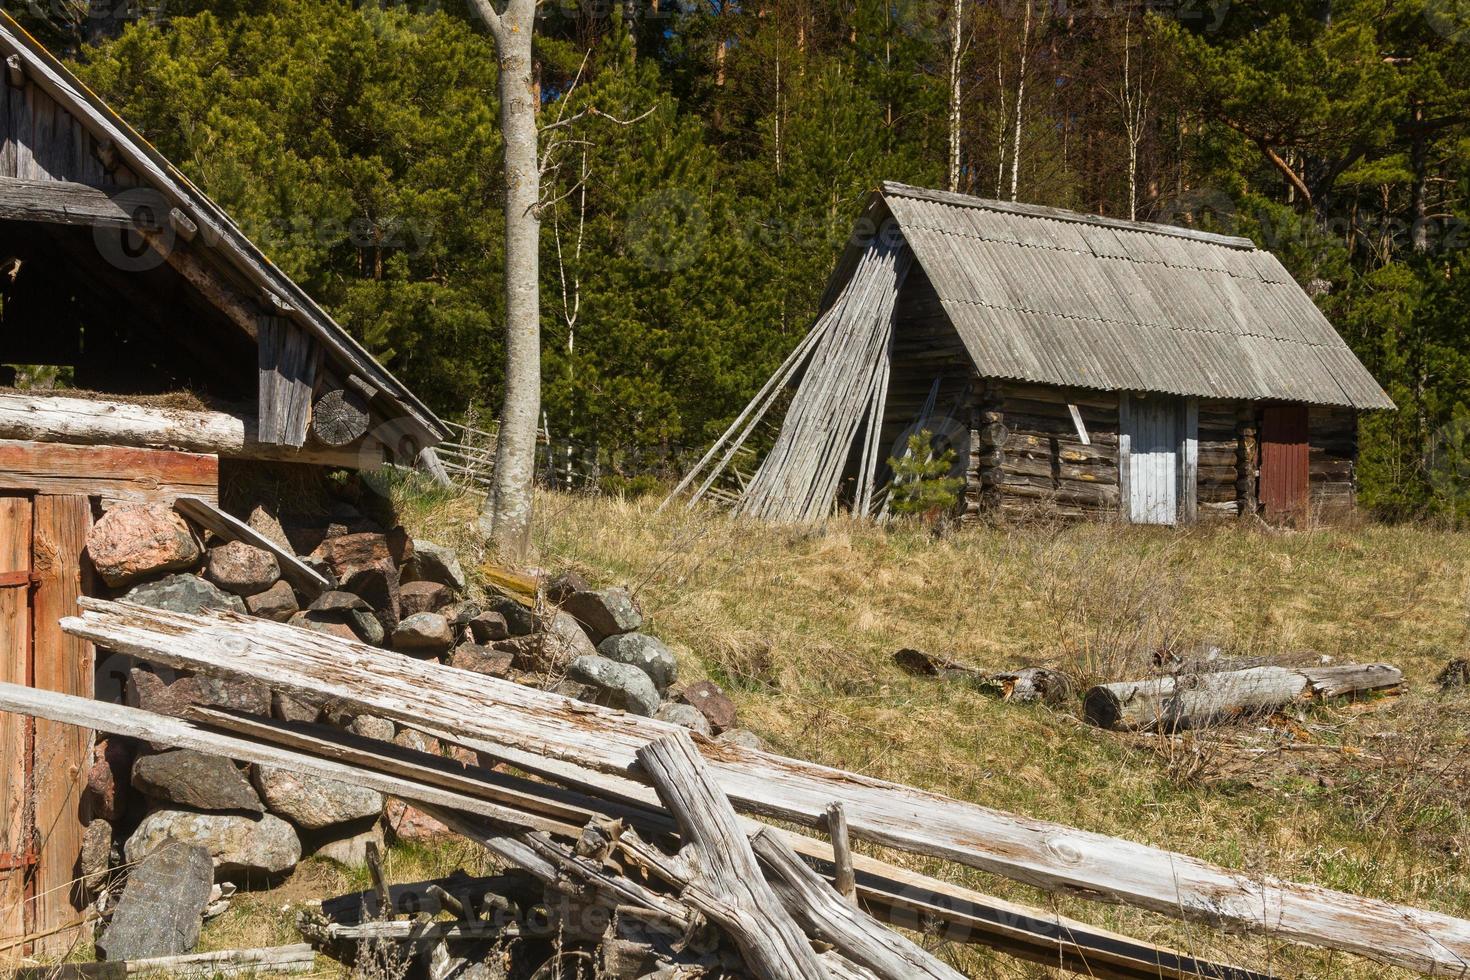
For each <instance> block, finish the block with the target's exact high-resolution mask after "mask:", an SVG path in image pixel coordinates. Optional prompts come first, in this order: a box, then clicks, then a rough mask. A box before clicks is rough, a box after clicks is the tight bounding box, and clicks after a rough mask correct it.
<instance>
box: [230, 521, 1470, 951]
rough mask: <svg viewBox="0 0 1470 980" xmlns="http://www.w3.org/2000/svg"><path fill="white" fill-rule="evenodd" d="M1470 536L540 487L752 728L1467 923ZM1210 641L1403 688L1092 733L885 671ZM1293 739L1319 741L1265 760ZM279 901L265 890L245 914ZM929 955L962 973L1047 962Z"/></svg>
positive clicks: (1135, 669)
mask: <svg viewBox="0 0 1470 980" xmlns="http://www.w3.org/2000/svg"><path fill="white" fill-rule="evenodd" d="M398 497H399V504H400V508H401V511H402V517H403V519H404V521H405V523H407V524H408V525H409V527H410V529H411V530H413V531H414V532H415V533H416V534H417V535H420V536H423V537H428V538H432V539H435V540H438V541H440V542H441V543H449V544H458V545H460V546H461V547H462V548H463V549H465V553H466V557H467V558H469V559H470V560H469V561H467V562H466V564H467V565H469V564H471V563H472V561H473V559H474V557H475V554H474V551H473V548H474V545H473V543H472V535H471V528H472V524H473V522H472V517H473V512H474V507H473V504H472V503H471V502H470V501H467V500H464V499H453V498H447V497H444V496H442V495H438V494H434V493H430V494H427V495H420V494H415V493H408V492H400V493H399V494H398ZM1467 544H1470V538H1467V536H1465V535H1457V534H1447V533H1442V532H1436V531H1432V530H1427V529H1420V528H1380V527H1366V528H1361V529H1351V530H1319V531H1314V532H1311V533H1291V532H1271V531H1266V530H1263V529H1258V528H1257V529H1252V528H1247V527H1233V526H1231V527H1223V528H1216V529H1197V530H1191V531H1184V532H1176V531H1165V530H1151V529H1143V528H1123V527H1103V526H1089V525H1078V526H1046V525H1038V526H1034V527H1028V528H1024V529H1009V530H1003V529H992V528H975V529H968V530H965V531H963V532H960V533H956V534H953V535H950V536H947V537H943V538H938V539H936V538H934V537H933V536H931V535H929V534H927V533H925V532H923V531H921V530H917V529H899V530H890V531H876V530H873V529H870V528H865V527H858V526H850V525H846V524H837V525H834V526H832V527H830V528H829V529H827V530H826V531H823V532H811V531H800V530H792V529H779V528H771V527H766V526H760V525H754V524H749V523H739V522H734V521H731V520H729V519H726V518H724V517H721V516H718V515H714V514H711V513H708V512H699V513H697V514H693V515H691V514H687V513H685V512H684V511H682V510H676V511H671V512H668V513H665V514H657V513H655V509H654V506H653V505H652V504H650V503H647V502H621V501H614V500H606V499H602V500H599V499H592V498H575V497H566V496H561V495H547V496H544V497H543V498H542V500H541V502H540V511H539V522H538V532H537V545H538V548H539V550H540V560H541V564H542V565H543V566H544V567H546V568H548V569H560V568H563V567H575V568H577V569H580V570H581V571H583V572H584V573H586V574H587V575H588V576H589V577H591V578H593V579H594V580H596V581H599V582H603V583H622V582H625V583H628V584H630V585H632V586H634V587H635V588H637V589H638V592H639V598H640V601H641V603H642V604H643V607H644V610H645V612H646V613H647V616H648V620H649V623H650V628H651V629H652V630H653V631H655V632H657V633H658V634H659V635H660V636H662V637H663V638H664V639H665V640H667V641H669V642H670V643H671V644H672V645H673V646H674V647H675V649H676V650H677V652H678V653H679V655H680V658H681V669H682V670H683V671H684V675H685V677H686V678H698V677H703V676H710V677H714V678H715V679H717V680H719V681H720V682H721V683H723V684H725V685H726V686H727V687H728V688H729V689H730V691H731V693H732V696H733V697H734V698H735V700H736V701H737V703H738V704H739V707H740V709H741V712H742V717H743V719H744V720H745V723H746V724H747V725H748V726H749V727H751V728H753V729H755V730H756V731H757V732H759V733H760V734H761V735H762V736H764V737H765V738H766V739H768V740H769V741H770V742H771V743H772V745H773V747H774V748H776V749H777V750H779V751H782V752H785V753H788V754H791V755H797V756H803V757H806V758H810V759H814V760H817V761H820V762H824V763H827V764H831V765H835V766H840V767H843V768H847V769H853V770H857V771H861V772H865V773H869V774H871V775H875V776H881V777H884V778H889V779H894V780H899V781H903V782H908V783H913V784H915V785H920V786H924V787H926V788H929V789H933V790H937V791H940V792H944V793H948V794H950V795H953V796H956V797H959V798H962V799H968V800H974V801H977V802H982V803H985V804H987V805H991V806H996V807H1001V808H1005V809H1009V810H1012V811H1015V812H1018V813H1024V814H1027V815H1030V816H1034V817H1040V818H1045V819H1050V820H1057V821H1061V822H1064V823H1068V824H1072V825H1075V826H1078V827H1082V828H1086V829H1088V830H1093V831H1098V832H1102V833H1107V834H1115V835H1119V836H1124V837H1128V838H1132V839H1135V840H1139V841H1145V842H1147V843H1150V844H1154V845H1158V846H1162V847H1168V848H1174V849H1178V850H1181V851H1185V852H1187V853H1190V854H1194V855H1198V856H1200V857H1203V858H1207V859H1210V860H1212V861H1217V862H1220V863H1222V864H1225V865H1228V866H1231V867H1236V868H1242V869H1247V870H1250V871H1252V872H1257V873H1270V874H1276V875H1281V876H1285V877H1290V878H1295V879H1300V880H1305V881H1313V882H1318V883H1321V884H1323V885H1327V886H1330V887H1334V888H1341V889H1345V890H1348V891H1354V892H1359V893H1363V894H1371V895H1375V896H1381V897H1384V898H1389V899H1394V900H1400V901H1405V902H1410V903H1414V904H1418V905H1422V906H1425V907H1430V908H1437V909H1441V910H1445V911H1449V912H1456V913H1459V914H1462V915H1463V914H1466V913H1467V910H1470V818H1467V802H1466V801H1467V798H1470V749H1467V748H1466V745H1467V735H1470V710H1467V709H1470V694H1465V693H1460V694H1454V695H1441V694H1439V693H1438V692H1437V690H1436V689H1435V686H1434V685H1433V683H1432V678H1433V676H1434V673H1435V672H1436V671H1438V669H1439V668H1440V667H1442V666H1443V665H1444V663H1445V662H1446V661H1447V660H1448V659H1449V657H1450V656H1452V655H1458V653H1459V652H1460V651H1461V650H1462V649H1463V647H1464V644H1465V638H1466V627H1467V621H1466V611H1467V609H1466V601H1467V594H1466V586H1467V571H1470V569H1467V564H1470V563H1467V559H1466V558H1465V557H1464V556H1465V553H1466V546H1467ZM1206 639H1208V640H1213V641H1216V642H1219V643H1220V644H1222V645H1223V646H1224V647H1225V648H1226V649H1227V650H1229V651H1230V652H1231V653H1236V654H1255V655H1267V654H1279V653H1282V652H1286V653H1290V654H1293V655H1300V654H1302V653H1304V652H1306V651H1315V652H1319V653H1326V654H1330V655H1332V656H1333V657H1335V658H1336V659H1337V660H1338V661H1340V662H1343V661H1350V660H1386V661H1390V662H1393V663H1395V664H1398V665H1400V666H1401V667H1403V668H1404V670H1405V673H1406V674H1407V675H1408V677H1409V680H1410V690H1409V693H1407V694H1406V695H1404V696H1402V697H1399V698H1393V699H1383V700H1378V701H1373V702H1368V703H1366V704H1361V705H1352V706H1349V705H1337V706H1332V707H1328V708H1320V709H1313V710H1312V711H1311V712H1309V713H1306V714H1304V715H1301V716H1299V717H1297V718H1295V719H1292V720H1290V721H1283V722H1280V723H1278V724H1277V725H1275V726H1253V727H1247V728H1243V729H1239V730H1235V731H1231V732H1228V733H1213V734H1210V735H1208V736H1205V737H1201V738H1188V739H1181V740H1175V741H1170V742H1163V743H1161V742H1159V741H1158V740H1152V739H1145V738H1133V737H1128V736H1122V735H1117V734H1111V733H1104V732H1100V731H1097V730H1096V729H1092V728H1089V727H1087V726H1086V725H1084V724H1082V723H1081V722H1080V721H1079V720H1078V719H1077V717H1076V711H1075V710H1071V709H1069V710H1067V711H1052V710H1048V709H1044V708H1038V707H1034V706H1024V705H1011V704H1007V703H1003V702H1000V701H997V700H994V699H992V698H989V697H987V696H984V695H982V694H979V693H976V692H974V691H972V690H969V689H966V688H964V687H961V686H955V685H945V684H938V683H934V682H929V681H921V680H915V679H912V678H909V677H908V676H906V675H904V674H903V673H901V672H900V671H898V670H897V669H896V668H895V667H893V665H892V663H891V660H890V657H891V655H892V653H893V651H894V650H896V649H898V648H900V647H903V646H914V647H919V648H921V649H926V650H931V651H934V652H943V653H948V654H951V655H954V656H958V657H962V658H965V659H967V660H971V661H974V662H976V663H978V664H981V665H985V666H989V667H994V668H997V669H1000V668H1007V667H1012V666H1016V665H1019V664H1026V663H1046V664H1052V665H1056V666H1061V667H1064V668H1066V669H1069V670H1071V671H1073V672H1074V673H1076V674H1077V675H1079V676H1080V677H1082V678H1083V679H1084V681H1091V680H1097V679H1109V678H1114V677H1120V676H1127V675H1137V674H1139V673H1140V672H1143V673H1146V672H1147V670H1148V666H1147V664H1148V662H1149V654H1150V652H1151V651H1152V650H1154V649H1156V648H1158V647H1159V646H1161V645H1165V644H1168V645H1171V646H1175V647H1182V646H1184V645H1187V644H1189V643H1191V642H1196V641H1201V640H1206ZM1286 741H1297V742H1301V741H1306V742H1308V743H1310V744H1313V745H1321V746H1326V747H1327V748H1324V749H1309V750H1306V751H1298V750H1287V751H1276V748H1277V746H1279V745H1281V744H1282V743H1283V742H1286ZM450 847H451V848H453V845H450ZM882 856H883V857H885V858H888V859H890V860H896V861H899V862H901V863H906V864H909V865H911V866H913V867H916V868H919V869H922V870H925V871H927V872H930V873H934V874H939V875H942V876H945V877H950V878H952V879H954V880H957V881H963V882H965V883H966V884H970V885H972V886H975V887H979V888H981V889H984V890H989V891H991V892H993V893H996V894H1001V895H1004V896H1006V897H1010V898H1013V899H1017V900H1021V901H1026V902H1030V903H1032V904H1035V905H1039V906H1043V907H1047V908H1055V909H1058V910H1060V911H1063V912H1065V913H1067V914H1071V915H1075V916H1077V917H1079V918H1083V919H1087V920H1089V921H1093V922H1098V923H1101V924H1104V925H1107V926H1110V927H1113V928H1116V929H1119V930H1120V931H1124V932H1128V933H1130V934H1133V935H1136V936H1139V937H1140V938H1147V939H1151V940H1155V941H1159V942H1164V943H1172V944H1174V945H1177V946H1180V947H1183V948H1186V949H1188V950H1189V951H1191V952H1194V953H1197V954H1200V955H1213V956H1218V957H1221V958H1224V959H1233V960H1234V961H1236V962H1240V963H1245V964H1249V965H1254V966H1267V965H1269V966H1272V967H1274V968H1275V969H1277V970H1278V971H1279V972H1280V974H1281V975H1283V976H1316V977H1368V976H1376V977H1383V976H1394V975H1395V974H1394V972H1393V971H1386V970H1383V969H1381V968H1378V967H1375V966H1373V965H1372V964H1369V963H1366V962H1364V961H1361V960H1355V959H1354V958H1352V957H1348V956H1340V955H1332V954H1326V953H1318V952H1314V951H1311V950H1304V949H1301V948H1297V947H1290V946H1283V945H1280V944H1276V943H1271V942H1269V941H1267V940H1263V939H1261V938H1259V937H1241V938H1237V937H1226V936H1222V935H1220V934H1218V933H1215V932H1213V931H1211V930H1209V929H1206V928H1202V927H1198V926H1188V925H1181V924H1178V923H1175V922H1173V921H1171V920H1168V919H1166V918H1163V917H1159V916H1154V915H1151V914H1148V913H1141V912H1135V911H1132V910H1128V909H1118V908H1111V907H1105V906H1098V905H1095V904H1092V903H1088V902H1085V901H1082V900H1080V899H1075V898H1057V897H1055V896H1049V895H1045V894H1042V893H1039V892H1035V891H1032V890H1030V889H1027V888H1025V887H1023V886H1018V885H1014V884H1012V883H1010V882H1007V881H1004V880H1001V879H996V878H992V877H989V876H986V875H983V874H980V873H978V872H971V871H968V870H966V869H962V868H957V867H955V866H952V865H945V864H941V863H938V862H928V861H925V860H922V859H915V858H910V857H908V856H904V855H896V854H891V853H887V854H882ZM469 857H470V856H469V855H466V854H464V853H461V852H460V851H459V850H456V851H455V853H454V854H453V855H442V856H438V857H430V856H427V855H415V854H413V853H407V854H402V855H399V854H398V853H397V852H395V858H396V859H397V860H398V861H399V862H401V864H402V866H401V867H400V868H399V869H396V870H398V871H400V872H401V873H397V874H394V877H395V878H398V879H400V880H407V878H411V877H414V876H416V875H417V874H418V873H419V872H420V871H427V870H429V868H430V867H431V866H432V867H434V868H435V870H438V869H439V867H440V866H442V867H443V868H446V869H447V868H448V866H449V865H450V864H453V863H454V861H460V862H463V861H465V860H466V859H467V858H469ZM451 858H452V860H451ZM446 862H447V863H446ZM342 883H343V884H345V883H346V882H345V881H344V882H342ZM318 884H322V885H325V884H326V882H319V883H318ZM330 890H331V888H330V886H328V887H327V888H325V889H318V890H317V891H316V895H317V897H320V895H321V894H323V893H325V891H330ZM278 900H279V896H269V895H262V896H259V901H260V904H259V905H256V906H255V911H256V912H257V913H259V912H264V911H265V906H266V905H267V904H274V903H276V902H278ZM249 901H250V900H249V899H247V902H249ZM252 904H253V903H252ZM241 912H242V913H244V915H246V916H249V913H248V912H247V911H246V908H245V907H242V908H241ZM250 918H254V917H253V916H250ZM240 924H242V923H240V922H239V921H238V920H237V921H236V923H235V925H236V926H237V927H238V925H240ZM222 925H223V924H222ZM233 931H234V930H233V929H230V928H228V927H225V928H224V929H221V930H220V932H221V933H222V934H221V935H219V936H217V937H214V938H217V939H218V940H221V941H222V940H223V939H224V938H225V936H226V935H228V933H230V932H233ZM231 938H236V937H231ZM931 943H932V944H933V945H935V946H936V948H940V949H941V950H942V951H943V955H945V956H947V957H949V958H951V959H952V960H953V961H954V962H955V963H956V964H957V965H959V966H961V967H962V968H963V969H965V970H966V971H967V972H969V973H970V974H971V975H973V976H986V977H990V976H996V977H1023V976H1044V975H1049V972H1050V971H1046V970H1044V969H1041V968H1038V967H1033V966H1028V965H1024V964H1019V963H1017V962H1016V961H1014V960H1010V959H1008V958H1005V957H1000V956H992V955H990V954H987V953H985V952H984V951H976V950H975V949H972V948H969V947H962V946H959V945H955V944H944V943H941V942H939V941H938V940H931Z"/></svg>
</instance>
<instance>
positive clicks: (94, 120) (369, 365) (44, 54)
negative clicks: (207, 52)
mask: <svg viewBox="0 0 1470 980" xmlns="http://www.w3.org/2000/svg"><path fill="white" fill-rule="evenodd" d="M0 54H3V56H4V57H5V58H6V59H17V60H18V62H19V66H20V67H21V69H22V70H23V71H24V73H25V76H26V77H27V78H28V79H31V80H32V81H34V83H35V84H37V85H38V86H40V87H41V88H42V89H44V91H45V92H46V94H47V95H49V96H50V97H51V98H52V99H53V100H55V102H56V103H57V104H58V105H60V106H61V107H62V108H63V109H65V110H66V111H67V112H69V113H70V114H71V115H72V116H73V117H74V118H75V119H77V120H78V121H79V122H80V123H81V125H82V126H84V127H85V128H86V129H87V131H88V132H89V133H90V135H91V137H92V138H93V139H95V140H96V141H97V142H98V143H105V144H108V145H110V146H111V147H112V148H113V149H114V150H115V151H116V153H117V154H118V156H119V158H120V159H121V160H122V161H123V162H124V163H125V164H126V165H127V166H128V167H129V168H130V169H131V170H132V171H133V172H134V173H136V174H137V176H138V178H139V180H140V181H141V182H142V183H143V184H144V185H146V186H147V187H149V188H151V189H152V190H153V191H156V192H157V193H158V194H160V195H161V196H162V197H163V199H164V201H165V202H166V204H167V205H168V206H169V207H173V208H176V209H178V210H179V211H180V212H182V214H183V216H184V217H185V218H187V219H188V220H189V221H191V222H192V223H193V224H194V225H195V226H197V228H198V237H199V239H201V240H203V241H204V242H205V243H207V252H208V258H209V260H210V261H211V262H214V261H219V262H221V263H222V264H223V265H226V266H228V267H229V268H230V270H231V271H232V273H233V274H234V276H235V277H237V278H238V279H240V280H242V281H244V282H246V283H248V284H250V286H251V287H253V289H254V291H255V299H256V301H257V302H258V303H259V304H260V306H261V308H262V309H263V310H266V311H269V312H271V313H272V314H274V315H277V316H282V317H285V318H287V319H289V320H290V321H291V322H293V323H296V324H297V325H298V326H300V327H302V328H303V329H305V330H306V332H307V333H309V334H310V335H311V336H313V337H315V338H316V339H317V341H318V342H320V344H321V345H322V347H323V349H324V353H325V356H326V357H327V359H328V360H329V361H330V362H333V363H335V364H337V365H338V366H339V367H341V368H343V369H344V370H345V371H347V372H351V373H354V374H356V375H358V376H359V377H361V378H362V379H363V380H364V381H365V382H367V385H368V386H371V388H373V389H375V390H376V392H377V394H376V396H375V397H377V398H378V399H380V400H381V401H382V402H384V403H386V406H387V407H390V408H392V409H396V410H397V411H398V412H399V413H401V420H402V421H403V422H406V423H409V424H410V425H411V426H412V427H413V428H414V429H417V430H419V431H420V432H421V433H422V435H423V436H424V437H425V439H424V441H426V442H427V443H428V444H433V443H437V442H439V441H441V440H443V439H444V438H445V437H447V435H448V430H447V428H446V427H445V425H444V423H443V422H441V421H440V420H439V419H438V418H437V417H436V416H435V415H434V413H433V412H432V411H431V410H430V409H429V408H428V407H427V406H426V405H424V403H423V402H421V401H420V400H419V399H418V397H417V396H415V395H414V393H413V392H412V391H410V390H409V389H408V387H407V386H406V385H404V384H403V383H402V382H400V381H399V380H398V379H397V378H395V377H394V376H393V375H392V374H391V373H390V372H389V371H388V370H387V369H386V368H385V367H383V366H382V365H381V364H380V363H378V361H377V360H376V359H375V358H374V357H373V356H372V355H371V354H369V353H368V352H367V350H366V349H365V348H364V347H363V346H362V345H361V344H359V343H358V342H357V341H356V340H355V339H354V338H353V337H352V336H351V335H350V334H349V333H348V332H347V331H346V330H344V329H343V328H342V326H341V325H340V324H338V323H337V321H336V320H334V319H333V318H332V316H331V315H330V314H328V313H327V312H326V311H325V310H323V309H322V308H321V306H319V305H318V304H317V303H316V301H315V300H314V299H312V297H311V296H310V295H309V294H307V292H306V291H305V290H304V289H302V288H301V287H300V286H299V285H297V283H296V282H295V281H293V280H292V279H291V277H290V276H288V275H286V273H284V272H283V271H281V270H280V269H279V268H277V267H276V265H275V264H274V263H272V262H271V261H270V259H268V258H267V257H266V256H265V253H264V252H262V251H261V250H260V249H259V248H258V247H257V246H256V245H255V243H254V242H252V241H251V240H250V239H249V238H248V237H246V235H245V233H244V232H243V231H241V230H240V228H239V227H238V226H237V225H236V224H235V222H234V221H233V220H232V219H231V218H230V217H229V215H227V214H226V213H225V212H224V210H223V209H222V208H220V206H219V205H217V204H216V203H215V202H214V201H212V200H210V198H209V196H208V195H206V194H205V193H204V192H203V191H201V190H200V189H199V188H198V187H196V186H194V184H193V183H192V182H191V181H190V180H189V179H188V178H187V177H186V176H184V174H183V173H182V172H180V171H179V170H178V168H177V167H175V166H174V165H173V164H172V163H170V162H169V161H168V160H167V159H166V158H164V156H163V155H162V154H161V153H159V152H158V151H157V150H156V149H154V148H153V147H152V146H151V145H150V144H149V143H148V142H147V141H146V140H145V139H143V137H142V136H140V135H139V134H138V133H136V132H135V131H134V130H133V129H132V127H131V126H129V125H128V124H127V123H126V122H125V121H124V120H123V119H122V118H121V117H120V116H118V115H117V113H115V112H114V111H113V110H112V109H111V107H109V106H108V105H107V104H106V103H105V102H103V101H102V99H101V98H99V97H98V96H97V95H96V94H95V93H93V92H92V91H91V90H90V89H88V88H87V87H86V85H84V84H83V83H82V82H81V81H80V80H79V79H77V78H76V77H75V76H74V75H73V74H72V73H71V71H70V70H68V69H67V67H66V66H65V65H63V64H62V63H61V62H60V61H58V60H57V59H56V58H55V57H54V56H53V55H52V54H51V53H50V52H49V51H47V50H46V49H45V47H44V46H42V45H41V44H40V43H39V42H38V41H36V40H35V39H34V38H33V37H31V36H30V35H29V34H28V33H27V32H26V30H25V29H24V28H23V27H21V26H20V24H18V23H17V22H16V21H15V20H14V19H13V18H12V17H11V16H10V15H9V14H8V13H5V12H4V11H0ZM424 441H421V442H420V445H423V444H424Z"/></svg>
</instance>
